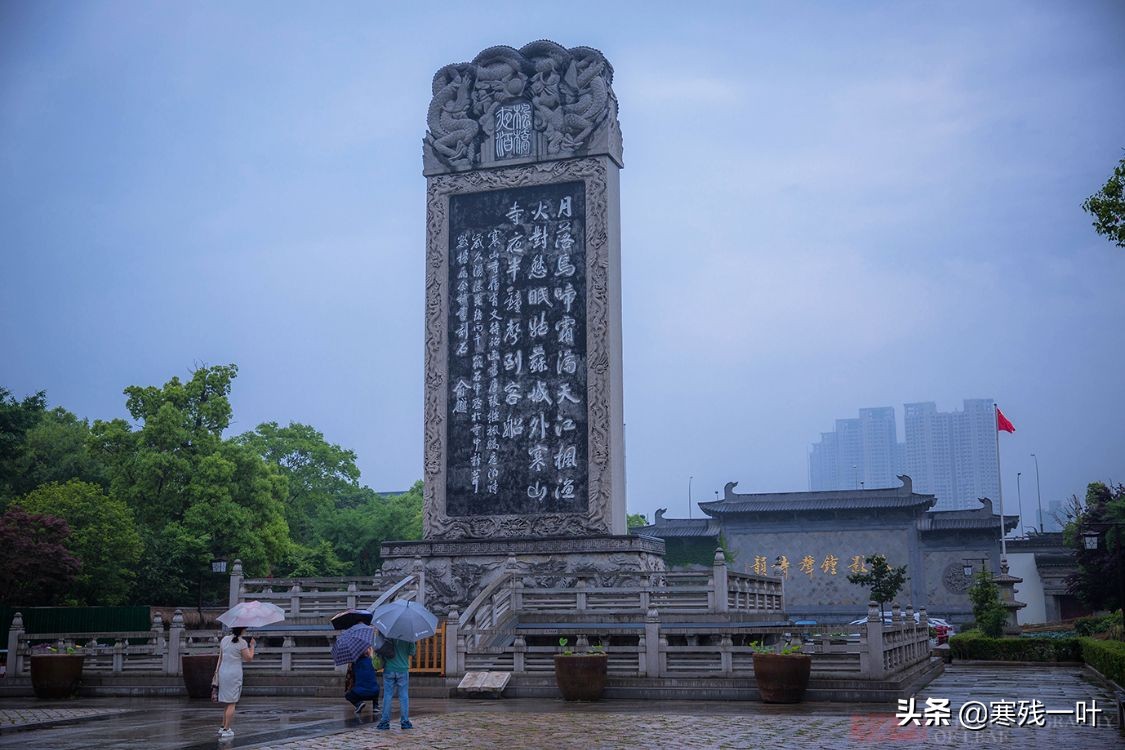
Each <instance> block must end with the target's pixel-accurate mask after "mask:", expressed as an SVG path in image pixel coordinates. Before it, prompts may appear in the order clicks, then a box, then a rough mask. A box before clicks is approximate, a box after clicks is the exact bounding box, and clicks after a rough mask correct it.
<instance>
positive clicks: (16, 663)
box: [4, 612, 23, 677]
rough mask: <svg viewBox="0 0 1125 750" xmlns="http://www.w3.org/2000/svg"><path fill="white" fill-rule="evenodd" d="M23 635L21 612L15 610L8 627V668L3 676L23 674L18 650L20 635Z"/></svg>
mask: <svg viewBox="0 0 1125 750" xmlns="http://www.w3.org/2000/svg"><path fill="white" fill-rule="evenodd" d="M21 635H23V613H22V612H16V614H15V616H14V617H12V624H11V625H10V626H9V627H8V669H7V671H6V672H5V673H4V676H5V677H22V676H23V653H22V652H21V651H20V636H21Z"/></svg>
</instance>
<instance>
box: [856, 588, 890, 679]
mask: <svg viewBox="0 0 1125 750" xmlns="http://www.w3.org/2000/svg"><path fill="white" fill-rule="evenodd" d="M862 627H863V628H864V630H863V631H862V633H861V637H862V640H863V641H864V642H865V645H866V648H865V649H861V650H860V654H859V668H860V672H862V674H863V676H864V677H866V678H867V679H879V678H881V677H882V676H883V674H884V672H885V669H884V667H883V618H882V616H881V615H880V613H879V605H878V604H877V603H875V602H868V603H867V622H866V623H865V625H864V626H862Z"/></svg>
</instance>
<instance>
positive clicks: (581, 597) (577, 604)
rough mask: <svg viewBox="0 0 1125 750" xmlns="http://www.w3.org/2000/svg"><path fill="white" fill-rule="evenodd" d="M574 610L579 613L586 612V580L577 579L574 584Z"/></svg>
mask: <svg viewBox="0 0 1125 750" xmlns="http://www.w3.org/2000/svg"><path fill="white" fill-rule="evenodd" d="M574 608H575V609H576V610H577V611H579V612H585V611H586V579H585V578H579V579H578V581H577V582H576V583H575V584H574Z"/></svg>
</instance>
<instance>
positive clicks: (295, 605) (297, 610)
mask: <svg viewBox="0 0 1125 750" xmlns="http://www.w3.org/2000/svg"><path fill="white" fill-rule="evenodd" d="M302 591H303V589H302V588H301V584H299V583H294V584H293V585H292V586H290V587H289V612H288V613H287V615H286V616H287V617H296V616H297V615H299V614H301V592H302Z"/></svg>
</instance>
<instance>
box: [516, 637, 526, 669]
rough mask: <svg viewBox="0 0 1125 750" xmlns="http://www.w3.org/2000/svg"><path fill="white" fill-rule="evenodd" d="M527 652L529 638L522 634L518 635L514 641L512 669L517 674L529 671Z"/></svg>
mask: <svg viewBox="0 0 1125 750" xmlns="http://www.w3.org/2000/svg"><path fill="white" fill-rule="evenodd" d="M526 653H527V640H526V639H525V638H524V637H523V636H522V635H517V636H516V640H515V641H513V642H512V671H513V672H515V673H516V674H519V673H521V672H526V671H527V666H526V664H525V662H524V656H525V655H526Z"/></svg>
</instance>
